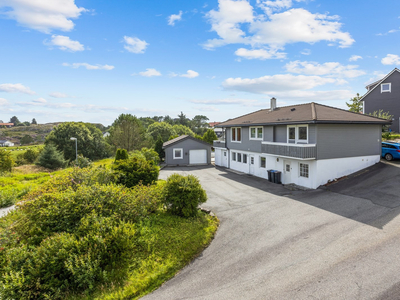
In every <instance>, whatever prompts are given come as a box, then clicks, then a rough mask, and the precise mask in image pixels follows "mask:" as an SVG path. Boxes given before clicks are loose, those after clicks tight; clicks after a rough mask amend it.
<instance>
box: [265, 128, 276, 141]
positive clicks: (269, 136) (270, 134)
mask: <svg viewBox="0 0 400 300" xmlns="http://www.w3.org/2000/svg"><path fill="white" fill-rule="evenodd" d="M263 130H264V141H265V142H273V141H274V126H264V129H263Z"/></svg>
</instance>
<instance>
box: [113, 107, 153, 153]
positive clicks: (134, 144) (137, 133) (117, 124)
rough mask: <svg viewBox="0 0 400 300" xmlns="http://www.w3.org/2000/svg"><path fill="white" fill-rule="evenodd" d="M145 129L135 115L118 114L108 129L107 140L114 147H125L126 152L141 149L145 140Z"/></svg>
mask: <svg viewBox="0 0 400 300" xmlns="http://www.w3.org/2000/svg"><path fill="white" fill-rule="evenodd" d="M144 133H145V130H144V128H143V126H142V124H141V122H140V121H139V119H138V118H136V116H133V115H131V114H120V115H119V116H118V118H117V119H116V120H115V121H114V123H113V124H112V126H111V129H110V135H109V136H108V138H107V139H108V141H109V142H110V144H111V145H112V146H114V147H115V148H122V149H126V150H127V151H128V152H129V151H132V150H136V149H141V148H142V146H143V144H144V142H145V135H144Z"/></svg>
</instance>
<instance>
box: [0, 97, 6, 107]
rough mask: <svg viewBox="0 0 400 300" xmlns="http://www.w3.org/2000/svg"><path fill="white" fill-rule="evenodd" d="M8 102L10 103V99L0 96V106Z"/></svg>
mask: <svg viewBox="0 0 400 300" xmlns="http://www.w3.org/2000/svg"><path fill="white" fill-rule="evenodd" d="M7 104H8V101H7V100H6V99H4V98H0V106H2V105H7Z"/></svg>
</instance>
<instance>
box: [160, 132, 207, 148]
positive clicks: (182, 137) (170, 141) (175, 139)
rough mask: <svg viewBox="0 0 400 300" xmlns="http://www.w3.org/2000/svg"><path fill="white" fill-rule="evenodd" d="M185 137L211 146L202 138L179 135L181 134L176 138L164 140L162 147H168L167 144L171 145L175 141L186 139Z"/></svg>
mask: <svg viewBox="0 0 400 300" xmlns="http://www.w3.org/2000/svg"><path fill="white" fill-rule="evenodd" d="M187 139H191V140H193V141H196V142H199V143H202V144H205V145H207V146H210V147H211V145H210V144H209V143H206V142H204V141H202V140H199V139H196V138H194V137H191V136H190V135H181V136H178V137H176V138H174V139H172V140H169V141H166V142H165V143H164V144H163V148H166V147H169V146H171V145H173V144H175V143H178V142H181V141H184V140H187Z"/></svg>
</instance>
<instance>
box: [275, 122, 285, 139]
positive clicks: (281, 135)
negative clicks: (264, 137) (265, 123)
mask: <svg viewBox="0 0 400 300" xmlns="http://www.w3.org/2000/svg"><path fill="white" fill-rule="evenodd" d="M274 142H275V143H286V142H287V126H286V125H277V126H274Z"/></svg>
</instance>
